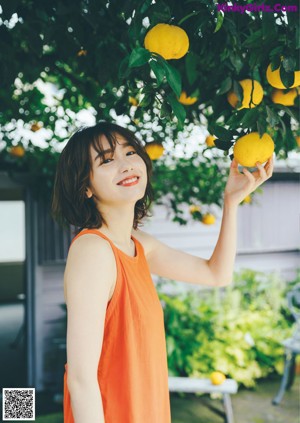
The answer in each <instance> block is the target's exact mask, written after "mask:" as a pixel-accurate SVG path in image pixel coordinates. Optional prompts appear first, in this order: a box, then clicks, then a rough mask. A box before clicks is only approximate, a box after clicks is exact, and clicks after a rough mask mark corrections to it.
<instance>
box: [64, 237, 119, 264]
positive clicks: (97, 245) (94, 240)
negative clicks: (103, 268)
mask: <svg viewBox="0 0 300 423" xmlns="http://www.w3.org/2000/svg"><path fill="white" fill-rule="evenodd" d="M95 249H96V250H97V251H99V252H102V253H107V254H110V255H111V253H112V252H111V247H110V244H109V242H108V241H107V240H106V239H105V238H103V237H102V236H99V235H97V233H95V232H86V233H82V234H81V232H80V233H79V234H77V235H76V236H75V237H74V238H73V240H72V242H71V245H70V248H69V252H68V259H70V257H72V258H73V259H74V260H75V261H76V259H77V258H78V257H79V256H81V255H82V253H85V254H86V253H87V252H89V253H92V252H93V251H94V250H95Z"/></svg>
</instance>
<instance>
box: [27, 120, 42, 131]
mask: <svg viewBox="0 0 300 423" xmlns="http://www.w3.org/2000/svg"><path fill="white" fill-rule="evenodd" d="M40 129H41V125H40V124H39V123H37V122H35V123H33V124H32V125H31V128H30V130H31V131H32V132H36V131H39V130H40Z"/></svg>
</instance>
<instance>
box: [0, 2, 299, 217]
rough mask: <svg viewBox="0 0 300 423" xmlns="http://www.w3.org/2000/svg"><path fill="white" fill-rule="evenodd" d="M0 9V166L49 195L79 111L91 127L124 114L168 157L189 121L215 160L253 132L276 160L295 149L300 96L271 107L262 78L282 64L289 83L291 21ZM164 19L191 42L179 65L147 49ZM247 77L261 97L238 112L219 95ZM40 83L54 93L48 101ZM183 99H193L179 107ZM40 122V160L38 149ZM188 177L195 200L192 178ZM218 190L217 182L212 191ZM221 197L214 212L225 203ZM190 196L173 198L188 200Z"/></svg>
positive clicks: (294, 28) (212, 10) (65, 5)
mask: <svg viewBox="0 0 300 423" xmlns="http://www.w3.org/2000/svg"><path fill="white" fill-rule="evenodd" d="M244 3H245V4H247V3H251V2H250V1H246V2H245V1H244ZM261 3H263V2H262V1H259V2H257V4H261ZM275 3H277V1H275V0H270V1H269V2H268V4H270V5H274V4H275ZM1 7H2V14H0V18H1V19H0V59H1V68H0V77H1V88H0V104H1V108H0V130H1V136H2V141H3V142H2V148H3V150H2V152H1V153H0V168H1V169H3V168H4V169H5V168H6V167H7V166H9V167H10V168H13V169H14V170H16V169H19V168H20V167H21V168H24V169H26V171H27V172H29V173H31V174H33V175H32V176H33V177H31V178H30V179H31V180H32V181H35V183H36V182H37V181H39V184H40V187H44V188H45V187H46V189H47V187H49V188H50V185H51V183H52V182H51V181H52V179H51V178H52V176H51V175H53V174H54V170H55V169H54V168H55V163H56V156H55V151H60V150H61V148H62V146H63V143H64V142H65V141H66V139H67V138H68V137H69V135H70V134H71V133H72V132H73V131H74V130H75V129H76V128H77V127H78V126H80V125H81V121H80V118H79V114H80V112H82V110H87V109H89V110H91V111H92V113H93V114H94V116H95V119H96V120H99V119H107V120H112V119H115V118H116V117H118V116H119V117H120V116H127V117H128V120H127V121H128V126H129V127H130V129H132V130H134V131H136V132H137V134H139V135H140V136H141V138H142V139H143V141H144V142H145V143H147V142H149V141H153V140H155V141H157V142H159V143H162V144H165V143H166V142H167V141H168V142H169V143H171V145H172V146H173V149H174V150H175V146H176V145H177V144H180V143H181V142H182V141H181V138H180V135H181V133H182V132H184V134H185V135H186V134H187V132H188V131H189V129H188V128H189V125H190V124H193V125H197V126H199V125H204V126H205V127H206V128H207V129H208V131H210V132H211V133H212V134H214V135H215V136H216V137H217V138H218V140H217V141H215V143H216V147H214V148H213V149H212V151H214V155H215V157H216V158H218V157H219V156H218V154H217V153H216V152H217V150H218V149H221V150H223V151H224V155H225V156H227V155H230V153H232V147H233V144H234V142H235V140H236V138H237V137H239V136H241V135H244V134H245V133H248V132H253V131H257V130H258V131H259V132H260V133H263V132H268V133H270V135H271V136H272V137H273V139H274V141H275V152H276V155H277V157H279V158H284V157H287V154H288V152H289V151H291V150H293V149H296V148H297V144H296V141H295V135H296V134H298V133H299V129H298V125H297V124H296V121H297V116H296V115H297V108H298V107H299V97H298V98H297V99H296V102H295V105H294V106H290V107H286V106H282V105H280V104H275V103H273V102H272V100H271V93H272V87H271V86H270V85H269V84H268V82H267V80H266V69H267V66H268V65H269V63H270V62H271V63H272V66H274V68H275V67H276V66H278V65H279V64H280V58H281V57H282V58H283V61H282V64H283V66H282V69H281V76H282V79H283V80H284V81H286V83H288V84H289V85H291V84H292V82H293V81H292V79H293V75H294V71H295V70H297V69H298V64H297V60H298V56H299V55H298V53H299V47H300V44H299V39H300V37H299V25H298V14H297V13H292V12H289V13H287V14H286V15H284V14H283V13H282V12H276V13H275V12H274V13H257V12H253V13H243V14H241V13H230V12H221V11H218V8H217V2H216V1H212V0H183V1H180V2H178V1H175V0H164V1H152V0H144V1H137V0H135V1H133V0H128V1H126V2H118V1H116V0H72V1H71V0H66V1H62V0H52V1H51V2H40V1H38V0H30V1H27V0H3V1H2V2H1ZM160 22H163V23H171V24H173V25H178V26H180V27H181V28H183V29H184V30H185V31H186V33H187V34H188V37H189V40H190V47H189V52H188V54H186V55H185V56H184V57H183V58H181V59H179V60H168V61H166V60H165V59H164V58H163V57H161V56H159V55H158V54H155V53H150V52H149V51H148V50H146V49H145V48H144V37H145V34H146V33H147V31H148V30H149V29H150V28H151V27H153V26H155V25H156V24H157V23H160ZM245 78H250V79H256V80H257V81H259V82H260V83H261V85H262V86H263V88H264V92H265V95H264V100H263V101H262V103H261V104H260V105H259V106H257V107H256V108H254V109H242V110H235V109H233V108H232V107H231V106H230V105H229V104H228V102H227V98H226V96H227V93H228V92H229V91H230V90H231V89H233V90H234V91H235V93H236V95H237V96H238V97H239V98H240V95H241V91H240V88H241V87H240V86H239V84H238V81H239V80H242V79H245ZM45 84H48V87H51V90H52V93H53V95H54V99H52V100H51V101H49V99H48V98H47V95H46V94H45V92H46V91H45ZM182 90H185V91H186V92H187V95H188V96H191V97H197V98H198V101H197V102H196V103H194V104H192V105H189V106H184V105H182V104H181V103H179V102H178V97H179V94H180V92H181V91H182ZM129 97H133V98H135V99H136V100H137V105H136V106H134V105H132V104H131V102H129ZM146 117H147V119H146ZM36 123H38V124H39V125H40V126H41V127H42V129H40V130H39V131H38V132H39V133H40V134H41V137H42V138H43V139H44V141H45V143H46V145H45V147H44V148H43V152H45V154H46V157H47V160H42V158H41V156H40V150H39V149H37V148H35V147H36V144H35V140H34V139H33V138H34V137H33V136H32V135H33V129H32V128H33V126H32V125H35V124H36ZM147 123H148V124H149V123H150V125H148V126H147ZM23 129H25V130H26V131H27V132H28V134H27V137H24V136H23V132H22V131H21V130H23ZM42 131H44V132H43V134H42ZM16 144H22V145H23V146H24V148H25V149H26V155H25V156H27V155H28V156H29V157H28V158H24V157H12V160H11V159H10V158H9V153H8V151H9V147H10V146H12V145H16ZM200 150H201V149H200ZM52 156H54V157H52ZM219 160H222V158H221V157H219ZM181 164H182V163H180V166H181ZM209 164H210V163H209V161H207V166H208V165H209ZM43 168H46V170H43ZM160 169H161V168H160ZM181 171H182V167H180V169H179V171H178V172H179V173H181ZM43 172H44V173H45V174H47V175H49V177H47V178H46V185H43V184H44V179H43V178H44V177H43V178H42V179H39V178H37V177H36V175H41V174H43ZM202 176H204V178H205V177H206V176H207V175H206V174H205V175H202ZM214 178H218V175H214ZM157 179H159V176H157ZM192 179H193V183H195V186H193V187H190V192H191V195H192V197H193V195H194V191H195V189H196V188H197V187H198V185H197V184H198V180H196V178H192ZM222 181H223V175H222V176H221V177H220V179H218V184H222ZM180 186H182V184H181V185H180ZM178 189H179V188H178ZM161 190H162V191H163V190H164V188H163V187H161ZM218 192H219V194H220V195H219V197H218V196H217V195H215V197H214V201H215V204H220V202H221V190H218ZM187 195H188V194H187V192H186V191H185V192H183V191H182V192H181V193H179V192H178V196H181V197H182V198H184V199H186V200H187V202H188V203H191V200H192V197H191V199H190V201H189V200H188V198H187ZM208 197H209V196H208ZM174 212H175V214H176V210H175V211H174ZM179 218H180V216H179Z"/></svg>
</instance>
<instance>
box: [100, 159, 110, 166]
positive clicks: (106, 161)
mask: <svg viewBox="0 0 300 423" xmlns="http://www.w3.org/2000/svg"><path fill="white" fill-rule="evenodd" d="M108 160H112V159H104V160H102V162H101V163H100V165H102V164H106V163H109V161H108Z"/></svg>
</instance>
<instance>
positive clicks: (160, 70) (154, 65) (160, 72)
mask: <svg viewBox="0 0 300 423" xmlns="http://www.w3.org/2000/svg"><path fill="white" fill-rule="evenodd" d="M149 65H150V68H151V69H152V70H153V72H154V74H155V76H156V80H157V85H158V86H159V85H160V84H161V83H162V81H163V79H164V77H165V76H166V70H165V68H164V67H163V66H161V65H160V64H159V63H158V62H156V60H151V61H150V62H149Z"/></svg>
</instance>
